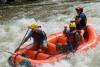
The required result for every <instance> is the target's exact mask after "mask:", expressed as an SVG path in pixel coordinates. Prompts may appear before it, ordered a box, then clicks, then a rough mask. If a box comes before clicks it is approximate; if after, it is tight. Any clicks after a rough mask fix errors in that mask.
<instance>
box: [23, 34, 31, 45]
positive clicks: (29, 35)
mask: <svg viewBox="0 0 100 67" xmlns="http://www.w3.org/2000/svg"><path fill="white" fill-rule="evenodd" d="M31 36H32V32H30V33H29V34H28V36H27V37H26V38H25V39H24V40H23V41H22V43H21V44H24V43H25V42H26V41H27V40H28V39H29V38H30V37H31Z"/></svg>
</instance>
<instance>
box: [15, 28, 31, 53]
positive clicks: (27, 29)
mask: <svg viewBox="0 0 100 67" xmlns="http://www.w3.org/2000/svg"><path fill="white" fill-rule="evenodd" d="M29 29H30V28H28V29H27V31H26V33H25V35H24V37H23V39H22V41H21V43H20V45H19V47H18V48H17V49H16V50H15V52H16V51H18V50H19V49H20V47H21V46H22V45H23V44H22V42H23V41H24V39H25V37H26V35H27V33H28V31H29Z"/></svg>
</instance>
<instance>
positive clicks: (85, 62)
mask: <svg viewBox="0 0 100 67" xmlns="http://www.w3.org/2000/svg"><path fill="white" fill-rule="evenodd" d="M76 6H77V5H76ZM81 6H83V7H85V13H86V14H87V16H88V17H89V20H88V24H89V25H92V26H94V27H95V29H96V31H97V32H98V35H99V33H100V30H99V18H100V11H99V10H100V7H98V6H100V3H89V4H81ZM95 7H97V8H95ZM73 8H74V7H71V8H70V9H69V10H72V13H70V15H67V16H66V15H62V14H57V16H55V15H53V16H50V17H49V20H48V21H47V22H41V21H39V20H38V21H37V22H38V23H39V24H41V25H42V27H43V30H44V31H46V33H47V35H50V34H53V33H55V32H59V31H62V30H63V26H65V25H67V24H68V23H69V21H70V20H71V18H72V16H73V15H74V13H75V12H74V11H73ZM10 22H13V23H7V24H2V25H0V48H5V49H6V50H8V51H11V52H13V51H14V50H15V48H16V47H18V45H19V43H20V41H21V39H22V38H23V36H24V34H25V32H26V30H27V27H28V26H29V25H31V24H32V22H36V21H35V20H34V19H33V18H30V19H27V18H22V19H19V20H11V21H10ZM99 49H100V46H99V44H98V45H97V48H96V49H90V50H89V51H88V52H87V53H76V54H75V55H72V56H71V57H70V59H64V60H61V61H59V62H55V63H54V64H43V65H41V67H100V50H99ZM9 56H10V54H7V53H2V52H0V67H10V66H9V65H8V63H7V59H8V57H9Z"/></svg>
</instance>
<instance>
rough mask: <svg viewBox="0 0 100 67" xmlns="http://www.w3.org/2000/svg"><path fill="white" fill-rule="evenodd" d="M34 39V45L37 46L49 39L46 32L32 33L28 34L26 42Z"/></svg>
mask: <svg viewBox="0 0 100 67" xmlns="http://www.w3.org/2000/svg"><path fill="white" fill-rule="evenodd" d="M31 37H32V38H33V39H34V43H35V44H39V45H41V44H43V41H44V40H47V37H46V34H45V32H44V31H41V30H40V31H34V32H32V31H30V33H29V34H28V36H27V37H26V40H27V39H29V38H31Z"/></svg>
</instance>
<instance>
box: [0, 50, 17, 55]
mask: <svg viewBox="0 0 100 67" xmlns="http://www.w3.org/2000/svg"><path fill="white" fill-rule="evenodd" d="M0 52H6V53H9V54H15V53H12V52H9V51H7V50H0ZM15 55H16V54H15Z"/></svg>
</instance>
